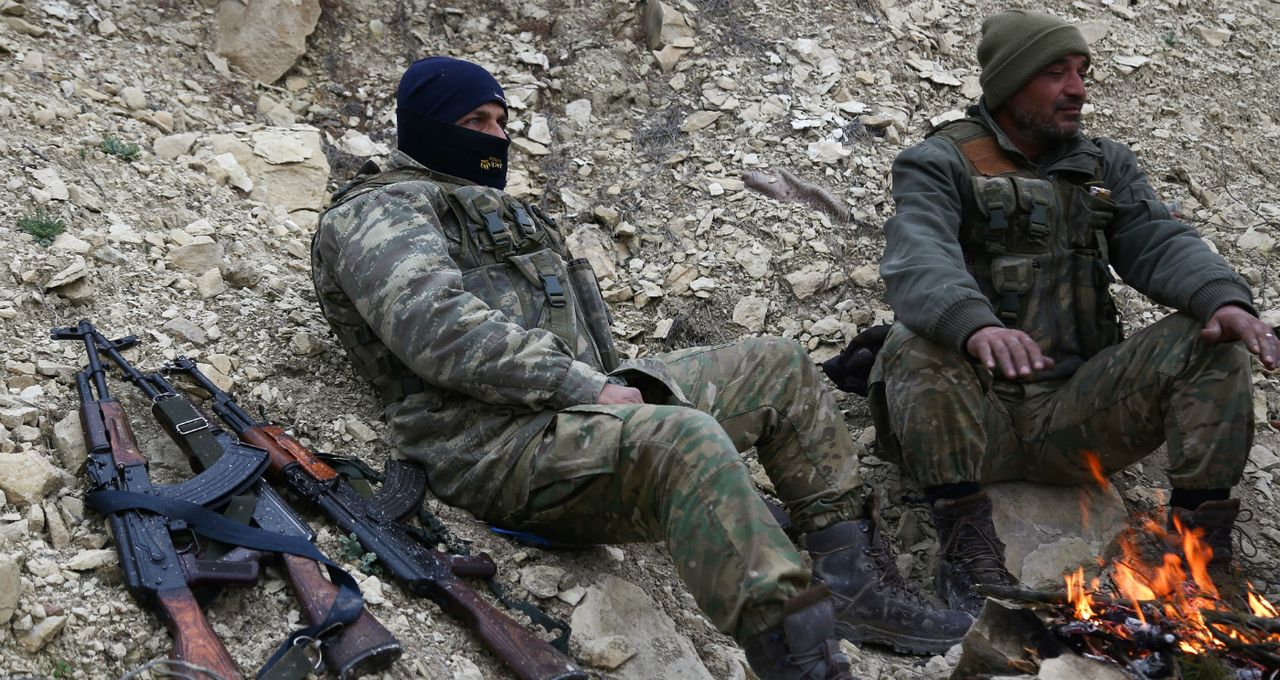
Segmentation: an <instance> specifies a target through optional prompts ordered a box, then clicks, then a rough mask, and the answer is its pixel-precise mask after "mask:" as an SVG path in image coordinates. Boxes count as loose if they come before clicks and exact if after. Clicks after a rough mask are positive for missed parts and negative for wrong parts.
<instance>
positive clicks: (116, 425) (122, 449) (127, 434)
mask: <svg viewBox="0 0 1280 680" xmlns="http://www.w3.org/2000/svg"><path fill="white" fill-rule="evenodd" d="M98 410H99V411H100V412H101V413H102V421H103V425H104V426H105V427H106V431H107V436H108V437H110V440H111V455H112V456H114V457H115V459H116V465H117V466H120V465H146V464H147V459H146V458H144V457H143V456H142V452H141V451H139V450H138V438H137V437H135V436H133V427H132V426H130V425H129V416H128V415H126V414H125V412H124V407H123V406H121V405H120V402H118V401H116V400H114V399H112V400H110V401H108V400H105V399H104V400H102V401H99V402H98Z"/></svg>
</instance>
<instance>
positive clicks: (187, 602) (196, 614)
mask: <svg viewBox="0 0 1280 680" xmlns="http://www.w3.org/2000/svg"><path fill="white" fill-rule="evenodd" d="M156 600H157V602H158V606H159V609H160V612H159V613H160V618H162V619H164V624H165V627H167V628H168V629H169V633H170V634H172V635H173V651H172V652H171V653H170V654H169V658H171V659H176V660H178V661H185V662H187V663H191V664H195V665H197V666H200V667H202V668H206V669H208V670H210V671H212V672H213V673H215V674H217V676H218V677H221V678H225V679H226V680H244V675H243V674H241V673H240V668H239V667H238V666H236V662H235V660H234V659H232V658H231V654H230V653H228V652H227V648H226V647H224V646H223V644H222V640H221V639H220V638H219V637H218V634H217V633H215V632H213V627H212V626H210V625H209V621H208V619H206V618H205V617H204V612H203V611H201V609H200V605H199V604H198V603H196V598H195V596H194V595H192V594H191V590H190V589H188V588H173V589H170V590H162V591H159V592H157V593H156Z"/></svg>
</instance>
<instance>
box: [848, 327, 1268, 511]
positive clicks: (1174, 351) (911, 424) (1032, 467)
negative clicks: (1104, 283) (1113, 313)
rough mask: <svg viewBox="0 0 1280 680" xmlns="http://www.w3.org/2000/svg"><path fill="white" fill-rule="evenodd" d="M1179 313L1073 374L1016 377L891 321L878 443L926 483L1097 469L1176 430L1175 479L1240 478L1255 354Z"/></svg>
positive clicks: (1206, 484)
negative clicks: (1207, 338) (1091, 456)
mask: <svg viewBox="0 0 1280 680" xmlns="http://www.w3.org/2000/svg"><path fill="white" fill-rule="evenodd" d="M1200 327H1201V324H1200V323H1199V322H1198V321H1196V320H1195V319H1194V318H1192V317H1190V316H1187V315H1184V314H1173V315H1170V316H1168V317H1165V318H1164V319H1162V320H1161V321H1159V322H1158V323H1156V324H1154V325H1152V326H1150V327H1148V328H1145V329H1143V330H1141V331H1139V332H1137V333H1135V334H1134V335H1133V336H1132V337H1131V338H1129V339H1128V340H1125V341H1124V342H1122V343H1121V344H1119V345H1113V346H1111V347H1109V348H1107V349H1104V350H1102V351H1101V352H1100V353H1098V354H1097V355H1095V356H1094V357H1093V358H1091V359H1090V360H1088V361H1086V362H1085V363H1084V364H1083V365H1082V366H1081V367H1080V368H1079V370H1077V371H1076V373H1075V374H1074V375H1072V376H1071V377H1070V378H1067V379H1063V380H1052V381H1041V382H1018V381H1009V380H1005V379H1003V378H1000V377H993V375H992V374H991V372H989V371H987V370H986V369H985V368H983V367H981V366H980V365H979V364H977V363H976V362H974V361H971V360H969V359H967V358H966V357H963V356H962V355H960V354H959V353H958V352H956V351H955V350H954V349H951V348H949V347H945V346H943V345H941V344H939V343H936V342H933V341H931V340H929V339H927V338H924V337H922V336H920V335H917V334H915V333H914V332H912V331H910V330H909V329H907V328H906V327H905V326H903V325H902V324H895V326H894V328H893V330H892V331H891V332H890V335H889V338H888V340H887V341H886V343H885V346H884V348H883V349H882V350H881V354H880V357H879V361H878V362H877V364H876V368H875V372H874V374H873V376H872V379H873V380H877V381H880V382H881V383H882V385H881V386H880V387H881V389H880V390H878V391H876V392H874V393H873V400H872V409H873V412H874V413H875V415H876V418H877V424H878V427H877V435H878V437H879V438H880V444H881V449H882V450H883V451H885V452H886V455H887V456H888V457H890V458H897V459H899V461H900V463H901V465H902V468H903V470H904V471H906V472H907V473H908V474H910V475H911V476H912V477H914V478H915V479H916V480H917V481H918V482H919V483H920V484H921V485H922V486H931V485H936V484H946V483H954V482H963V481H977V482H981V483H991V482H998V481H1002V480H1009V479H1025V480H1030V481H1035V482H1041V483H1047V484H1075V483H1082V482H1087V481H1088V480H1090V479H1091V477H1092V476H1091V475H1090V473H1089V468H1088V466H1087V465H1086V463H1085V458H1084V456H1083V454H1082V452H1083V451H1086V450H1088V451H1092V452H1094V453H1096V454H1097V456H1098V457H1099V459H1100V460H1101V463H1102V467H1103V468H1104V470H1105V472H1106V473H1108V474H1109V473H1112V472H1115V471H1116V470H1119V469H1121V468H1123V467H1125V466H1127V465H1131V464H1133V463H1135V462H1137V461H1139V460H1141V459H1142V458H1143V457H1144V456H1146V455H1148V454H1149V453H1151V452H1152V451H1154V450H1155V449H1156V448H1157V447H1158V446H1159V445H1160V444H1161V443H1164V442H1166V441H1167V443H1168V453H1169V469H1168V471H1167V473H1168V477H1169V481H1170V483H1172V484H1173V486H1174V487H1177V488H1184V489H1225V488H1229V487H1232V486H1234V485H1235V484H1236V483H1237V482H1239V480H1240V477H1241V474H1242V472H1243V469H1244V464H1245V461H1246V459H1247V458H1248V453H1249V449H1250V448H1251V447H1252V443H1253V410H1252V408H1253V407H1252V397H1251V393H1252V386H1251V381H1250V357H1249V353H1248V352H1247V351H1246V350H1245V348H1244V347H1243V346H1241V345H1240V344H1239V343H1231V344H1209V343H1206V342H1204V341H1203V340H1201V339H1200V336H1199V331H1200Z"/></svg>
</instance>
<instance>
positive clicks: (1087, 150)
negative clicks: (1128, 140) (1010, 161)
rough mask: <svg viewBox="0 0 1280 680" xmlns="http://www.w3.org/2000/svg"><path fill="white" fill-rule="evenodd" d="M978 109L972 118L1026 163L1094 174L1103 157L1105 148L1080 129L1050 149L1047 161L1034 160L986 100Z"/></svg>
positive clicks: (1051, 168) (1049, 170)
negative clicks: (1014, 141)
mask: <svg viewBox="0 0 1280 680" xmlns="http://www.w3.org/2000/svg"><path fill="white" fill-rule="evenodd" d="M974 108H976V109H977V111H976V112H975V111H973V110H970V112H969V115H970V117H973V118H978V119H979V120H981V121H982V123H983V124H984V125H985V126H986V127H987V129H988V130H991V132H992V133H993V134H994V135H995V137H996V143H998V144H999V145H1000V148H1002V149H1004V150H1005V151H1006V152H1007V153H1009V154H1011V155H1012V156H1013V157H1014V158H1016V159H1018V160H1019V161H1021V162H1022V163H1025V164H1027V165H1031V166H1038V167H1039V168H1040V169H1041V170H1043V171H1044V172H1045V173H1048V174H1053V173H1056V172H1063V171H1065V172H1078V173H1083V174H1086V175H1092V174H1093V172H1094V168H1096V167H1097V164H1098V161H1099V160H1100V159H1101V158H1102V149H1100V148H1099V147H1098V145H1097V144H1095V143H1094V142H1093V140H1091V139H1089V138H1088V137H1086V136H1085V135H1084V133H1083V132H1077V133H1076V136H1075V137H1074V138H1072V139H1071V140H1069V141H1066V142H1063V143H1062V144H1059V145H1058V147H1057V148H1055V149H1050V150H1049V152H1048V153H1047V154H1046V156H1045V158H1046V160H1045V161H1044V162H1042V163H1033V162H1032V161H1031V160H1030V159H1028V158H1027V157H1026V156H1025V155H1024V154H1023V153H1022V152H1021V151H1019V150H1018V147H1017V146H1016V145H1014V143H1013V141H1012V140H1010V139H1009V136H1008V135H1006V134H1005V133H1004V130H1002V129H1000V126H999V125H998V124H997V123H996V119H995V118H994V117H992V115H991V111H990V110H988V109H987V102H986V100H982V101H980V102H978V105H977V106H976V107H974ZM975 114H976V115H975Z"/></svg>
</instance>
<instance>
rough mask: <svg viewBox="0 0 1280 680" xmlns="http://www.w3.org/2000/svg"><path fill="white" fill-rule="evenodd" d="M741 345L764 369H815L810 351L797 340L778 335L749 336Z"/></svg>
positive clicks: (792, 370)
mask: <svg viewBox="0 0 1280 680" xmlns="http://www.w3.org/2000/svg"><path fill="white" fill-rule="evenodd" d="M739 346H740V347H741V348H742V349H743V351H744V352H745V353H746V354H747V355H748V356H749V357H751V358H752V359H753V360H754V362H755V363H756V364H757V365H759V366H760V367H761V368H762V369H766V370H768V369H777V368H783V369H789V370H790V371H791V372H795V371H803V370H805V369H811V370H814V369H812V367H813V362H812V361H810V359H809V352H807V351H806V350H805V348H804V346H803V345H801V344H800V343H798V342H796V341H795V340H791V339H788V338H780V337H777V336H764V337H759V338H747V339H746V340H743V341H742V342H741V344H740V345H739Z"/></svg>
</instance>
